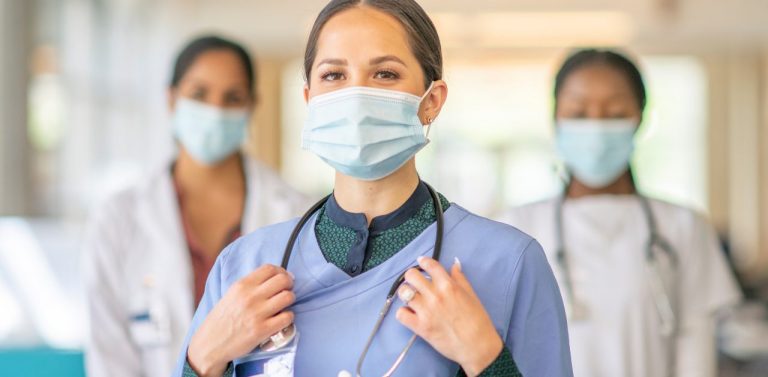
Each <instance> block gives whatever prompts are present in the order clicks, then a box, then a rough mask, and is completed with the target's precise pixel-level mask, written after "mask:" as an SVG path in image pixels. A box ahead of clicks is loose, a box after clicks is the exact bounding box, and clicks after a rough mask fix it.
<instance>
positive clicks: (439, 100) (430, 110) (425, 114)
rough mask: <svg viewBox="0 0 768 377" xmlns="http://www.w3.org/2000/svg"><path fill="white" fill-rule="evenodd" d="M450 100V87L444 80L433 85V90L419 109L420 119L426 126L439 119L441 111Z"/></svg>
mask: <svg viewBox="0 0 768 377" xmlns="http://www.w3.org/2000/svg"><path fill="white" fill-rule="evenodd" d="M447 98H448V85H447V84H446V83H445V81H443V80H437V81H435V83H434V84H432V90H431V91H430V92H429V94H427V96H426V97H424V100H423V101H422V102H421V107H420V109H419V119H421V123H422V124H424V125H428V124H430V123H432V122H434V121H435V119H437V116H438V115H440V110H442V108H443V104H445V100H446V99H447Z"/></svg>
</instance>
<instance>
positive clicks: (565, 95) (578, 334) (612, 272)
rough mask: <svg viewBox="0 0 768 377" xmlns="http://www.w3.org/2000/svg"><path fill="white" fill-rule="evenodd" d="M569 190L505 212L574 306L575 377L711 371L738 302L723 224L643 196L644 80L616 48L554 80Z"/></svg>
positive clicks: (594, 54) (586, 56)
mask: <svg viewBox="0 0 768 377" xmlns="http://www.w3.org/2000/svg"><path fill="white" fill-rule="evenodd" d="M554 94H555V120H556V122H555V123H556V142H557V149H558V152H559V154H560V156H561V157H562V159H563V161H564V163H565V165H566V167H567V169H568V171H569V173H570V182H569V184H568V185H567V187H566V190H565V193H564V194H563V195H561V196H558V197H556V198H552V199H550V200H545V201H542V202H539V203H535V204H531V205H527V206H524V207H521V208H514V209H511V210H508V211H506V213H504V214H503V216H501V220H502V221H504V222H507V223H509V224H512V225H514V226H516V227H518V228H520V229H521V230H523V231H525V232H527V233H529V234H531V235H532V236H534V237H535V238H537V239H538V240H539V242H541V244H542V245H543V247H544V250H545V251H546V253H547V259H548V260H549V262H550V264H551V265H552V267H553V270H554V271H555V275H556V277H557V279H558V283H559V285H560V290H561V293H562V295H563V299H564V301H565V302H566V307H567V309H568V315H569V319H568V326H569V334H570V341H571V352H572V356H573V367H574V375H575V376H577V377H580V376H582V377H614V376H623V377H646V376H696V377H707V376H714V375H715V373H716V349H715V324H716V315H717V313H718V311H720V310H722V309H723V308H725V307H727V306H728V305H731V304H733V303H735V302H737V301H738V300H739V297H740V295H739V293H738V291H737V289H736V284H735V282H734V278H733V276H732V273H731V272H730V271H729V270H728V268H727V266H726V263H725V261H724V258H723V255H722V252H721V248H720V246H719V244H718V240H717V237H716V234H715V231H714V229H713V228H712V226H711V225H710V224H708V223H707V221H706V220H705V219H704V218H703V217H701V216H700V215H698V214H696V213H695V212H693V211H691V210H689V209H686V208H683V207H680V206H676V205H673V204H669V203H665V202H662V201H659V200H655V199H651V198H647V197H643V196H642V194H641V193H639V192H638V191H637V188H636V186H635V184H634V180H633V178H632V173H631V170H630V164H629V162H630V157H631V155H632V150H633V137H634V134H635V131H636V130H637V128H638V126H639V125H640V123H641V121H642V113H643V108H644V106H645V103H646V94H645V87H644V84H643V80H642V77H641V75H640V73H639V71H638V69H637V68H636V67H635V65H634V64H633V63H632V62H631V61H630V60H628V59H627V58H625V57H624V56H622V55H620V54H618V53H615V52H612V51H598V50H582V51H579V52H576V53H575V54H573V55H572V56H570V57H569V58H568V59H567V60H566V61H565V63H564V64H563V66H562V68H561V69H560V71H559V73H558V74H557V77H556V82H555V93H554Z"/></svg>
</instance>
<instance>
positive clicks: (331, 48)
mask: <svg viewBox="0 0 768 377" xmlns="http://www.w3.org/2000/svg"><path fill="white" fill-rule="evenodd" d="M362 46H364V47H365V48H360V47H362ZM383 50H386V51H387V52H388V53H393V52H407V51H409V43H408V38H407V35H406V33H405V29H404V28H403V25H402V24H401V23H400V21H399V20H398V19H397V18H395V17H393V16H391V15H389V14H387V13H384V12H383V11H380V10H378V9H375V8H371V7H367V6H356V7H353V8H350V9H347V10H344V11H342V12H339V13H338V14H336V15H334V16H332V17H331V18H330V19H329V20H328V21H327V22H326V24H325V25H324V26H323V28H322V30H321V32H320V36H319V38H318V47H317V53H318V57H319V56H324V55H328V54H332V53H334V52H340V51H345V52H347V51H354V52H358V53H360V54H362V53H366V52H368V53H373V54H378V53H383V52H384V51H383Z"/></svg>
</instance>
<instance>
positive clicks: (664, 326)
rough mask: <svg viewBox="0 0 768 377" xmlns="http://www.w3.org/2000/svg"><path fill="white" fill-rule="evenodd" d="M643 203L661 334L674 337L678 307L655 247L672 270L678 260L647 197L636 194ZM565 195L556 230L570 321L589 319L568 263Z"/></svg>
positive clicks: (559, 204)
mask: <svg viewBox="0 0 768 377" xmlns="http://www.w3.org/2000/svg"><path fill="white" fill-rule="evenodd" d="M636 197H637V199H638V201H639V202H640V206H641V207H642V209H643V215H644V217H645V221H646V224H647V225H648V240H647V241H646V244H645V262H646V263H645V265H646V269H647V270H648V272H649V275H650V284H651V294H652V295H653V300H654V303H655V305H656V310H657V311H658V313H659V319H660V323H661V335H663V336H665V337H671V336H672V335H673V334H674V333H675V330H676V325H677V323H676V321H677V319H676V316H675V309H674V306H673V303H672V295H671V294H670V292H669V291H667V289H666V287H665V285H664V280H663V278H662V274H661V268H660V266H659V263H658V257H657V255H656V252H654V249H655V248H658V249H660V250H661V251H662V252H664V254H666V256H667V257H668V258H669V260H670V264H671V265H672V268H673V269H675V270H676V269H677V267H678V261H677V257H676V255H677V254H676V253H675V250H674V248H673V247H672V245H670V244H669V242H668V241H667V240H666V239H664V237H662V236H661V235H660V234H659V233H658V230H657V226H656V218H655V217H654V215H653V211H652V210H651V205H650V203H649V202H648V198H646V197H644V196H642V195H636ZM564 203H565V197H564V196H562V197H561V198H560V199H559V200H558V202H557V205H556V207H555V231H556V237H557V238H556V239H557V254H556V255H557V263H558V265H559V267H560V270H561V271H562V283H563V286H564V288H565V291H566V295H567V296H568V300H569V301H570V307H571V308H570V309H571V310H570V313H571V320H574V321H581V320H584V319H586V316H587V314H586V311H587V309H586V308H585V307H584V306H583V305H584V304H583V303H580V302H579V301H578V300H577V299H576V296H575V293H574V288H573V282H572V280H571V274H570V271H569V266H568V256H567V255H566V254H567V248H566V246H565V236H564V235H565V232H564V226H563V205H564Z"/></svg>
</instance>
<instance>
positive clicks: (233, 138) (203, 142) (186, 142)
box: [173, 98, 249, 165]
mask: <svg viewBox="0 0 768 377" xmlns="http://www.w3.org/2000/svg"><path fill="white" fill-rule="evenodd" d="M248 116H249V113H248V111H247V110H245V109H222V108H219V107H216V106H211V105H208V104H205V103H202V102H199V101H194V100H191V99H187V98H179V99H178V100H177V101H176V111H175V112H174V114H173V135H174V136H175V137H176V140H178V141H179V142H180V143H181V145H182V146H184V149H185V150H186V151H187V152H189V154H190V155H191V156H192V158H194V159H195V160H196V161H198V162H201V163H203V164H206V165H213V164H216V163H217V162H220V161H221V160H223V159H224V158H226V157H228V156H230V155H231V154H233V153H235V152H236V151H237V150H238V149H240V145H242V144H243V141H244V140H245V135H246V129H247V128H248Z"/></svg>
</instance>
